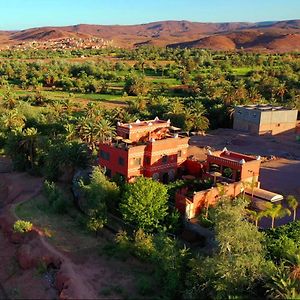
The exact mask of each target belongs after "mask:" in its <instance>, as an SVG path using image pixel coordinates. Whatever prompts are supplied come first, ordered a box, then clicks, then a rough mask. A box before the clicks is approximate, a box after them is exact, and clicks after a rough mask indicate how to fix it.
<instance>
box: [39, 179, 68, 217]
mask: <svg viewBox="0 0 300 300" xmlns="http://www.w3.org/2000/svg"><path fill="white" fill-rule="evenodd" d="M43 193H44V196H45V197H46V198H47V200H48V203H49V207H50V209H51V210H52V211H53V212H54V213H58V214H64V213H66V212H67V208H68V205H69V203H68V201H67V199H66V198H65V196H64V194H63V193H62V191H61V190H60V189H59V188H58V187H57V186H56V184H55V183H54V182H49V181H48V180H46V181H45V182H44V186H43Z"/></svg>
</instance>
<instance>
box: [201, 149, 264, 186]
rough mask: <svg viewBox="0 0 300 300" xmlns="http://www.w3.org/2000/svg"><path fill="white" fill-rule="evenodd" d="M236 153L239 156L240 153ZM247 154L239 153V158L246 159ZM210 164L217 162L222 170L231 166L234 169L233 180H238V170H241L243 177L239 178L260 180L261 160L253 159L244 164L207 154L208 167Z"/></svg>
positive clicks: (242, 179)
mask: <svg viewBox="0 0 300 300" xmlns="http://www.w3.org/2000/svg"><path fill="white" fill-rule="evenodd" d="M234 155H236V156H238V155H239V154H238V153H235V154H234ZM245 158H246V156H243V155H239V157H237V159H240V160H241V159H245ZM210 164H217V165H219V166H220V167H221V170H222V169H223V168H230V169H232V170H233V180H236V172H237V171H240V172H241V178H240V179H239V180H241V181H250V180H252V179H253V177H254V179H255V181H258V177H259V170H260V165H261V161H260V160H255V159H252V160H251V161H246V162H245V163H244V164H241V163H240V162H239V161H232V160H229V159H226V158H223V157H219V156H214V155H207V167H208V168H209V165H210Z"/></svg>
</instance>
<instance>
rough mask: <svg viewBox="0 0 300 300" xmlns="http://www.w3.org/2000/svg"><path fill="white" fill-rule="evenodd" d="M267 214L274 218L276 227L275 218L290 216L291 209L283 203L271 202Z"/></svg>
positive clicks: (273, 221)
mask: <svg viewBox="0 0 300 300" xmlns="http://www.w3.org/2000/svg"><path fill="white" fill-rule="evenodd" d="M265 213H266V216H269V217H270V218H271V219H272V228H274V224H275V219H276V218H283V217H285V216H290V215H291V211H290V210H289V209H288V208H285V207H283V206H282V205H281V204H273V203H269V205H268V208H267V209H266V210H265Z"/></svg>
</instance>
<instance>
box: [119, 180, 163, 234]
mask: <svg viewBox="0 0 300 300" xmlns="http://www.w3.org/2000/svg"><path fill="white" fill-rule="evenodd" d="M167 200H168V190H167V187H166V186H165V185H163V184H162V183H159V182H157V181H154V180H152V179H149V178H144V177H139V178H137V179H136V181H135V182H134V183H132V184H127V185H126V186H125V193H124V196H123V199H122V202H121V205H120V209H121V212H122V215H123V217H124V219H125V220H126V221H128V222H130V223H132V224H134V225H136V226H137V227H138V228H142V229H144V230H145V231H148V232H151V231H153V230H155V229H158V228H160V227H161V223H162V221H163V220H164V219H165V217H166V215H167V209H168V204H167Z"/></svg>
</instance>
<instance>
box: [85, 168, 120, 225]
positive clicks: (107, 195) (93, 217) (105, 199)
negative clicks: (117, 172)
mask: <svg viewBox="0 0 300 300" xmlns="http://www.w3.org/2000/svg"><path fill="white" fill-rule="evenodd" d="M81 188H82V190H83V192H84V195H85V198H86V200H85V201H84V203H83V204H81V208H82V209H83V210H84V211H85V212H86V213H87V214H88V216H89V220H88V224H87V226H88V227H89V228H90V229H93V228H94V229H93V231H98V229H100V228H101V226H102V227H103V226H104V224H105V223H106V222H107V210H108V209H113V208H115V206H116V202H117V200H118V198H119V193H120V191H119V188H118V186H117V185H116V184H115V183H114V182H111V181H109V180H108V179H107V178H106V176H105V175H104V172H103V170H102V169H101V168H100V167H94V169H93V172H92V174H91V179H90V182H89V183H88V184H84V183H83V182H82V183H81ZM95 229H97V230H95Z"/></svg>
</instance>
